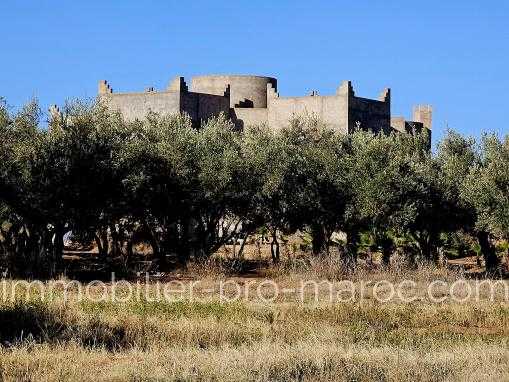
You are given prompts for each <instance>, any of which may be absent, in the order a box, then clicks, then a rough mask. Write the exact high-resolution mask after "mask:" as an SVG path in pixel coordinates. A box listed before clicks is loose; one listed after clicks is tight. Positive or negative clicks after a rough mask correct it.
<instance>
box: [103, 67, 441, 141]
mask: <svg viewBox="0 0 509 382" xmlns="http://www.w3.org/2000/svg"><path fill="white" fill-rule="evenodd" d="M99 96H100V97H101V98H102V99H103V100H105V101H106V102H107V104H108V105H109V106H110V107H112V108H115V109H117V110H119V111H120V112H121V113H122V114H123V115H124V117H125V118H126V119H127V120H134V119H143V118H145V116H146V115H147V113H148V112H156V113H161V114H175V113H186V114H188V115H189V116H190V117H191V120H192V121H193V125H194V126H200V125H201V124H202V123H203V121H206V120H207V119H208V118H211V117H213V116H217V115H219V114H220V113H224V114H226V115H229V116H230V118H231V119H232V121H233V122H234V124H235V126H237V127H238V128H244V127H246V126H249V125H260V124H266V125H268V126H269V127H270V128H272V129H280V128H283V127H284V126H287V125H288V123H289V121H290V119H291V118H294V117H296V116H297V117H298V116H299V115H309V114H313V115H316V116H317V117H318V118H319V119H320V120H321V121H322V122H323V123H324V124H325V125H327V126H329V127H330V128H331V129H334V130H336V131H338V132H341V133H344V134H348V133H351V132H353V131H355V130H357V129H361V130H366V131H373V132H375V133H385V134H389V133H391V132H392V131H401V132H410V133H413V132H416V131H420V130H422V128H423V127H426V128H428V129H431V120H432V118H431V117H432V108H431V106H429V105H418V106H416V107H415V108H414V112H413V121H406V120H405V119H404V118H403V117H392V118H391V89H390V88H385V89H383V90H382V92H381V93H380V94H379V95H378V97H376V98H374V99H371V98H364V97H359V96H357V95H356V93H355V90H354V87H353V86H352V82H351V81H343V82H341V84H340V85H339V86H338V87H337V89H336V92H335V93H334V94H331V95H321V94H319V93H318V91H316V90H313V91H312V92H311V93H309V94H308V95H305V96H298V97H287V96H280V95H279V93H278V86H277V80H276V78H273V77H266V76H254V75H206V76H196V77H193V78H192V79H191V83H190V86H188V85H187V83H186V81H185V79H184V77H182V76H177V77H175V78H173V79H172V80H171V81H170V83H169V84H168V86H167V87H166V89H165V90H162V91H157V90H156V89H155V88H154V87H149V88H145V90H144V91H140V92H129V93H122V92H117V93H113V89H112V88H111V86H110V85H109V84H108V82H107V81H104V80H103V81H100V82H99Z"/></svg>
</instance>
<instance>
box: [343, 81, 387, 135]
mask: <svg viewBox="0 0 509 382" xmlns="http://www.w3.org/2000/svg"><path fill="white" fill-rule="evenodd" d="M390 94H391V93H390V89H384V91H383V92H382V94H381V95H380V97H379V99H378V100H374V99H368V98H362V97H356V96H355V93H354V91H353V89H352V88H351V85H350V87H349V90H348V132H350V133H351V132H353V131H354V130H356V129H357V128H360V129H362V130H369V131H373V132H375V133H380V132H383V133H385V134H390V132H391V130H392V129H391V96H390Z"/></svg>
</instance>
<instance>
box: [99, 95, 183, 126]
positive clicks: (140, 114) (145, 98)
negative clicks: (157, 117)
mask: <svg viewBox="0 0 509 382" xmlns="http://www.w3.org/2000/svg"><path fill="white" fill-rule="evenodd" d="M99 97H100V99H101V100H104V101H105V102H106V103H107V104H108V106H109V107H110V108H111V109H112V110H118V111H120V112H121V113H122V115H123V116H124V118H125V119H126V120H127V121H133V120H135V119H143V118H144V117H145V116H146V115H147V114H148V112H149V111H153V112H156V113H161V114H175V113H179V112H180V92H176V91H167V92H146V93H113V94H112V93H109V94H100V95H99Z"/></svg>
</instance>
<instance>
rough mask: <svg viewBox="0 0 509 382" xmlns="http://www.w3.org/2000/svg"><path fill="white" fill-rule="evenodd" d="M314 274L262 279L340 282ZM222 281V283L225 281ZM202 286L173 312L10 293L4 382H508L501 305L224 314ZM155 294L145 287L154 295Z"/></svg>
mask: <svg viewBox="0 0 509 382" xmlns="http://www.w3.org/2000/svg"><path fill="white" fill-rule="evenodd" d="M312 265H313V267H314V268H313V267H309V266H308V265H306V266H303V267H302V268H300V269H299V270H298V271H297V269H294V270H293V271H289V270H288V269H287V268H284V267H280V268H278V269H272V270H270V272H272V274H271V275H272V276H273V277H275V279H276V280H277V281H278V282H279V283H280V284H281V285H283V286H284V287H285V288H289V287H292V286H293V287H295V286H296V285H298V284H299V282H300V280H299V278H301V279H302V278H305V279H306V280H308V279H309V278H310V277H311V276H324V275H326V274H329V272H331V271H332V270H334V269H335V270H336V271H337V268H336V267H335V265H331V264H329V265H327V264H322V265H321V266H322V268H320V267H319V266H318V265H317V264H312ZM220 266H221V267H223V266H224V263H223V264H222V265H220ZM227 273H228V272H220V275H219V278H220V279H222V280H227V281H231V280H233V279H230V278H227ZM339 275H340V274H339V273H336V274H335V276H334V277H335V279H337V278H338V276H339ZM184 276H185V277H184ZM189 276H191V274H188V275H183V276H182V278H187V277H189ZM304 276H305V277H304ZM341 276H344V275H343V274H341ZM349 276H350V278H351V279H352V280H353V281H354V282H355V285H358V284H359V283H361V282H366V280H368V281H372V282H375V281H377V280H382V279H386V280H389V279H390V280H394V281H398V280H401V279H402V277H413V276H415V277H418V278H417V279H416V285H417V287H418V288H422V287H423V286H424V285H425V284H426V282H428V281H430V280H433V279H436V278H440V279H441V280H449V281H453V280H455V279H456V278H457V277H458V275H457V274H450V273H448V272H445V271H444V270H436V269H432V268H429V269H421V270H420V271H404V270H402V269H399V270H396V271H387V272H385V271H379V272H375V273H373V272H371V273H369V272H368V271H367V270H360V271H358V273H356V274H354V275H352V274H350V275H349ZM201 277H204V278H203V279H201V280H200V284H199V285H197V287H196V290H195V294H194V296H193V300H191V299H189V298H184V299H182V300H179V301H163V300H158V301H147V300H146V299H132V300H129V301H125V302H92V301H87V300H84V301H80V300H79V299H78V298H77V297H78V296H77V292H76V290H73V291H71V292H70V294H69V296H68V298H67V300H65V301H64V300H63V299H62V297H63V290H62V289H58V288H57V289H54V290H53V291H52V292H51V295H49V296H48V295H46V296H45V298H46V301H44V302H41V301H40V293H38V292H37V291H36V290H32V291H30V293H29V295H28V300H25V293H24V291H23V290H21V289H20V290H18V291H17V294H16V298H15V299H14V300H13V301H9V300H7V301H3V302H2V301H0V340H1V341H2V344H3V345H2V346H0V380H2V381H3V380H5V381H19V380H24V381H60V380H61V381H81V380H85V381H102V380H108V381H124V380H131V381H163V380H175V381H177V380H178V381H187V380H193V381H195V380H203V381H208V380H216V381H240V380H252V381H268V380H271V381H302V380H305V381H329V380H358V381H362V380H386V381H406V380H408V381H428V380H433V381H464V380H467V381H486V380H508V379H509V343H508V339H509V305H508V303H507V301H506V300H503V299H498V300H496V301H491V299H490V298H488V296H487V295H481V296H480V298H479V299H477V300H475V301H473V300H472V301H468V302H465V303H457V302H449V301H446V302H444V303H440V304H436V303H432V302H430V301H428V300H426V299H425V298H424V297H423V298H419V299H417V300H416V301H414V302H412V303H403V302H401V301H399V300H397V299H395V300H394V301H391V302H389V303H380V302H377V301H376V300H375V299H373V298H371V297H370V295H369V294H368V298H366V299H365V300H363V301H352V302H341V303H334V304H331V303H330V302H329V301H328V300H327V299H326V298H323V299H318V300H317V301H312V302H310V301H307V302H306V303H301V302H299V301H296V299H295V298H290V297H288V296H281V297H280V298H278V299H276V300H275V301H274V302H272V303H268V304H267V303H261V302H260V301H257V300H256V299H246V300H242V301H236V302H230V303H224V302H221V301H219V300H218V298H217V295H215V294H214V293H210V290H213V291H214V292H217V289H215V288H217V282H218V275H217V274H216V275H214V273H212V272H210V273H208V274H204V275H201ZM194 278H195V279H196V277H194ZM234 280H236V281H238V282H244V283H247V282H249V281H253V279H252V278H241V277H236V278H234ZM255 281H260V280H256V279H255ZM192 282H193V280H186V281H185V283H192ZM465 282H466V283H467V284H468V283H474V282H475V281H473V280H471V281H465ZM12 283H14V281H10V282H7V283H6V285H7V287H9V286H11V284H12ZM155 287H156V286H155V285H149V286H147V288H148V290H149V291H152V292H154V289H155ZM108 288H112V287H111V286H108ZM7 289H8V288H7ZM96 292H98V291H96ZM420 292H422V291H420ZM421 295H422V296H424V295H425V293H423V292H422V293H421ZM499 297H500V296H499Z"/></svg>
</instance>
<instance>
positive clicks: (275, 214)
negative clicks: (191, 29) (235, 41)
mask: <svg viewBox="0 0 509 382" xmlns="http://www.w3.org/2000/svg"><path fill="white" fill-rule="evenodd" d="M361 128H362V126H361ZM508 235H509V139H508V138H504V139H501V138H499V137H497V136H495V135H489V134H488V135H485V136H483V138H482V140H481V141H480V142H476V141H475V140H473V139H470V138H465V137H463V136H461V135H459V134H457V133H455V132H452V131H451V132H448V133H447V134H446V135H445V137H444V138H443V139H442V140H441V141H440V142H439V144H438V146H437V147H436V150H431V149H430V147H429V136H427V135H426V134H424V133H418V132H415V134H393V135H389V136H386V135H374V134H372V133H370V132H367V131H362V129H359V131H356V132H354V133H352V134H349V135H347V136H344V135H340V134H337V133H336V132H334V131H331V130H329V129H328V128H327V127H326V126H323V125H322V124H321V123H320V121H318V120H316V119H315V118H313V116H305V117H299V118H295V119H294V120H292V121H290V123H289V125H288V127H287V128H285V129H283V130H281V131H271V130H269V129H267V128H266V127H264V126H255V127H249V128H246V129H245V130H244V131H236V130H235V129H234V127H233V125H232V124H231V123H230V121H228V120H227V119H225V118H224V117H223V116H221V117H218V118H215V119H211V120H209V121H208V122H207V123H206V124H204V127H203V128H201V129H199V130H197V129H193V128H192V124H191V121H190V120H189V118H188V117H187V116H185V115H172V116H165V115H157V114H149V115H147V117H146V118H145V119H144V120H142V121H139V120H137V121H134V122H127V121H125V120H124V119H123V118H122V116H121V115H119V114H117V113H112V112H110V111H108V110H107V109H106V108H105V107H104V105H101V104H100V103H90V104H88V103H83V102H73V103H70V104H68V105H67V107H66V108H65V110H64V112H63V114H62V116H61V117H58V116H55V117H54V118H52V119H51V120H50V121H49V124H48V128H47V129H46V128H45V127H44V125H43V124H42V123H41V112H40V110H39V107H38V105H37V104H36V103H35V102H32V103H30V104H28V105H26V106H25V107H24V108H22V109H21V110H20V111H18V112H16V113H12V112H10V110H9V108H8V107H7V105H6V103H5V102H4V101H3V100H1V101H0V271H1V276H2V278H0V283H1V290H0V292H1V294H0V380H1V381H4V380H5V381H82V380H88V381H98V380H108V381H113V380H118V381H124V380H131V381H159V380H174V381H187V380H193V381H196V380H199V381H208V380H216V381H239V380H252V381H266V380H270V381H283V380H289V381H326V380H356V381H363V380H366V381H367V380H382V381H400V380H411V381H428V380H432V381H486V380H508V379H509V372H508V370H509V343H508V338H509V308H508V304H507V303H508V301H509V286H508V284H507V282H506V281H505V280H503V277H505V276H506V272H507V266H508V264H509V262H508V261H507V256H508V251H509V243H508ZM467 265H468V267H467ZM467 268H471V270H472V269H473V270H475V272H470V271H469V270H468V269H467ZM112 273H114V274H115V277H116V278H117V279H122V281H123V283H124V284H123V286H122V287H121V288H120V289H121V291H123V292H126V290H127V289H129V287H133V288H134V287H139V288H143V290H144V291H145V292H146V293H148V295H147V294H142V295H141V296H137V297H136V298H134V297H131V298H129V299H125V300H115V299H113V300H112V299H95V298H90V296H88V297H89V298H82V295H81V294H80V293H79V291H80V288H81V287H84V286H85V285H86V284H85V281H86V280H93V279H102V280H104V279H105V278H106V279H108V280H109V277H110V275H111V274H112ZM145 273H146V274H147V277H148V278H147V279H144V277H143V275H144V274H145ZM71 279H73V280H71ZM74 279H78V280H80V281H79V282H78V281H75V280H74ZM34 280H43V281H34ZM126 280H129V282H130V283H128V282H127V281H126ZM29 281H33V282H32V284H31V286H28V285H29V284H28V282H29ZM311 281H313V282H319V286H318V288H317V289H316V290H315V291H313V289H312V288H311V289H310V291H307V292H306V293H307V294H304V293H302V294H299V293H288V292H291V291H294V292H295V291H298V290H299V287H301V288H302V285H303V283H304V285H306V284H305V283H306V282H311ZM343 281H348V282H349V283H351V284H349V285H351V286H352V288H354V289H355V290H356V291H357V289H358V288H361V290H363V289H362V288H364V287H365V286H366V285H368V287H367V289H366V290H363V291H364V292H365V293H363V294H361V295H360V296H361V297H362V298H358V297H359V295H358V294H356V295H355V298H352V299H345V300H343V299H340V300H334V299H331V298H330V297H331V293H330V289H329V288H330V285H332V286H333V287H334V288H335V287H337V286H338V285H340V283H341V282H343ZM405 281H412V282H413V283H414V284H413V285H412V290H413V292H415V298H414V299H412V300H411V301H405V300H404V299H403V297H401V296H398V297H397V298H391V299H389V300H383V299H382V300H381V299H380V298H378V294H377V293H376V290H375V286H376V285H378V283H381V282H386V283H387V282H390V283H393V284H398V283H400V286H401V285H403V284H401V283H402V282H405ZM434 281H439V282H440V287H437V288H435V289H434V293H436V295H437V297H439V298H442V297H443V299H440V300H439V301H435V300H433V299H432V298H431V297H433V296H431V295H430V294H429V287H430V285H432V284H433V282H434ZM488 281H493V282H497V283H499V284H496V285H497V288H501V289H497V290H496V291H495V292H493V290H490V289H489V287H488V289H483V290H482V291H481V292H480V293H478V294H476V295H474V296H471V295H469V296H468V298H465V299H461V298H460V299H457V300H453V299H448V298H447V296H448V295H447V293H448V290H447V287H450V285H451V284H454V285H455V286H456V287H455V291H456V292H457V293H459V294H460V295H461V296H464V295H468V292H469V291H471V290H472V288H474V290H475V288H476V287H478V286H479V283H481V284H482V283H483V282H488ZM66 282H68V283H71V287H70V288H69V289H67V288H66V287H63V286H62V284H65V283H66ZM264 282H266V283H269V284H270V283H276V284H277V286H278V288H281V291H283V293H280V294H277V295H275V296H273V297H274V298H272V299H268V300H267V299H260V298H259V297H260V296H259V295H258V296H257V297H258V298H257V297H256V296H254V295H249V296H247V297H246V296H244V295H243V297H245V298H232V295H235V291H236V289H235V288H236V287H241V288H246V286H249V285H251V284H252V283H254V284H255V287H256V285H258V286H259V285H260V284H262V283H264ZM34 283H35V284H34ZM174 283H179V284H178V285H179V286H180V287H184V289H185V288H194V289H192V290H193V294H192V295H189V294H183V295H180V296H176V297H175V296H173V297H174V298H170V299H168V298H166V296H165V298H161V296H160V295H157V296H158V298H149V297H150V296H152V297H153V295H154V293H156V291H159V289H158V288H160V287H163V288H164V287H165V286H170V285H172V286H175V285H174ZM218 283H219V284H218ZM101 285H102V287H100V286H99V285H94V286H93V287H92V288H91V293H92V296H95V297H97V296H98V295H100V293H102V292H104V291H106V292H108V293H109V292H111V291H113V290H114V289H115V288H116V287H117V286H116V284H115V283H114V282H113V281H109V282H107V283H104V284H101ZM225 285H226V287H225ZM374 285H375V286H374ZM383 285H387V284H383ZM88 286H90V284H88ZM128 286H129V287H128ZM435 286H436V285H435ZM484 286H485V285H484ZM408 287H409V285H408V284H405V288H404V291H405V292H409V288H408ZM104 288H105V289H104ZM254 289H255V290H257V289H256V288H254ZM186 290H187V289H186ZM260 290H262V292H264V293H265V292H266V293H269V294H270V292H271V289H270V285H263V288H261V289H260ZM450 290H451V289H449V292H450ZM9 291H11V293H10V294H9V293H8V292H9ZM272 292H273V291H272ZM383 292H384V293H387V292H388V289H387V288H385V289H383ZM223 293H226V295H224V294H223ZM225 296H227V298H225ZM237 297H238V296H237ZM336 297H337V295H336Z"/></svg>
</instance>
